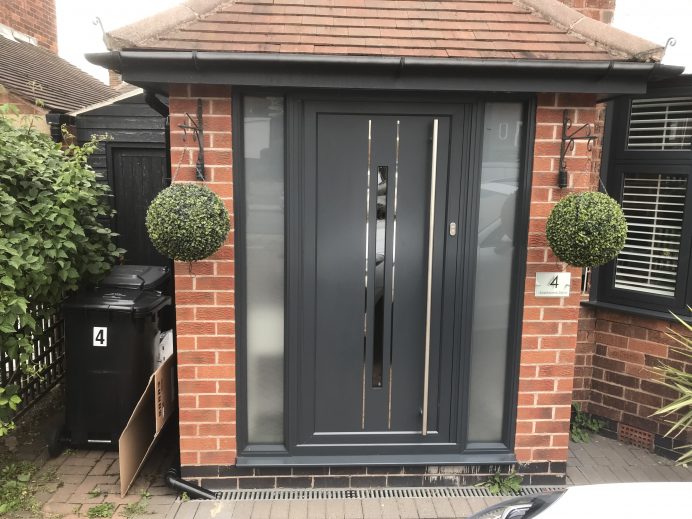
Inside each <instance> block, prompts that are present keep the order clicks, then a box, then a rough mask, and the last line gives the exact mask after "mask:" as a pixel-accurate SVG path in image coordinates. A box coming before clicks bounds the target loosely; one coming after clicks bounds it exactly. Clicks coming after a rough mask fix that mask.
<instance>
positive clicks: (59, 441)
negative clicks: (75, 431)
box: [48, 427, 65, 458]
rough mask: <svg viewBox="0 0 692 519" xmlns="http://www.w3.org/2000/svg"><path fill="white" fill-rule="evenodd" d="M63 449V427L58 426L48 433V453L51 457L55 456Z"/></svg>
mask: <svg viewBox="0 0 692 519" xmlns="http://www.w3.org/2000/svg"><path fill="white" fill-rule="evenodd" d="M63 450H65V439H64V436H63V427H58V428H57V429H53V430H52V431H50V433H48V455H49V456H50V457H51V458H57V457H58V456H60V454H62V451H63Z"/></svg>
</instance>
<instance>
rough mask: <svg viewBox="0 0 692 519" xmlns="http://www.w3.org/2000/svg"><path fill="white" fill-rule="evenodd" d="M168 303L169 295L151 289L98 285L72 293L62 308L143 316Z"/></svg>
mask: <svg viewBox="0 0 692 519" xmlns="http://www.w3.org/2000/svg"><path fill="white" fill-rule="evenodd" d="M169 304H171V298H170V297H169V296H164V295H163V294H161V292H155V291H153V290H133V289H128V288H115V287H98V288H94V289H93V290H88V291H84V292H78V293H77V294H74V295H73V296H71V297H70V298H68V299H67V301H65V303H64V305H63V308H65V309H67V310H107V311H114V312H128V313H132V314H134V316H135V317H143V316H146V315H150V314H152V313H154V312H156V311H158V310H160V309H161V308H163V307H164V306H166V305H169Z"/></svg>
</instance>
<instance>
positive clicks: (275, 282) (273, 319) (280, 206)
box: [243, 97, 284, 444]
mask: <svg viewBox="0 0 692 519" xmlns="http://www.w3.org/2000/svg"><path fill="white" fill-rule="evenodd" d="M243 108H244V119H243V132H244V133H243V137H244V144H245V146H244V147H245V149H244V157H245V175H244V180H245V193H244V195H245V214H244V216H245V218H244V223H245V272H246V273H245V275H246V279H245V281H246V296H245V297H246V300H245V307H246V320H247V321H246V323H245V330H246V334H247V366H246V367H247V371H246V372H247V413H248V442H249V443H274V444H276V443H283V441H284V428H283V421H284V100H283V98H282V97H245V98H244V101H243Z"/></svg>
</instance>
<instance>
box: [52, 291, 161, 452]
mask: <svg viewBox="0 0 692 519" xmlns="http://www.w3.org/2000/svg"><path fill="white" fill-rule="evenodd" d="M170 304H171V298H170V297H169V296H166V295H163V294H162V293H161V292H158V291H153V290H132V289H124V288H106V287H100V288H95V289H93V290H90V291H86V292H81V293H78V294H75V295H73V296H72V297H70V298H69V299H68V300H67V301H66V302H65V304H64V306H63V310H64V317H65V351H66V360H67V372H66V390H67V397H66V428H65V430H64V431H63V441H64V442H67V443H69V444H70V445H72V446H75V447H83V446H88V445H94V444H97V445H100V446H101V447H105V448H108V447H113V448H117V446H118V438H119V437H120V434H121V432H122V430H123V428H124V427H125V425H126V424H127V421H128V419H129V417H130V415H131V413H132V411H133V409H134V407H135V405H136V404H137V402H138V400H139V398H140V397H141V395H142V392H143V391H144V389H145V387H146V384H147V381H148V380H149V377H150V375H151V374H152V372H153V365H154V350H155V346H156V344H157V341H158V338H159V330H160V326H159V322H158V319H159V315H161V310H163V309H164V308H165V307H166V306H170Z"/></svg>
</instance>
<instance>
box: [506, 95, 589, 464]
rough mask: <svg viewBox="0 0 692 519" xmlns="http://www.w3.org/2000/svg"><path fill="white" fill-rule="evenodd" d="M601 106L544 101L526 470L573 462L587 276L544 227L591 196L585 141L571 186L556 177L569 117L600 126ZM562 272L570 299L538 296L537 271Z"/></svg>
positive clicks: (536, 180) (521, 453) (526, 376)
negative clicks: (569, 199) (563, 202)
mask: <svg viewBox="0 0 692 519" xmlns="http://www.w3.org/2000/svg"><path fill="white" fill-rule="evenodd" d="M595 101H596V100H595V97H594V96H593V95H567V94H542V95H540V96H539V98H538V110H537V114H536V123H537V124H536V142H535V145H534V162H533V184H532V190H531V212H530V222H529V239H528V253H527V267H526V269H527V272H526V286H525V294H524V319H523V336H522V351H521V367H520V375H519V400H518V410H517V433H516V449H515V452H516V455H517V459H518V460H519V462H521V463H527V462H541V461H551V462H558V463H564V462H566V461H567V450H568V443H569V420H570V408H571V403H572V389H573V378H574V361H575V357H576V345H577V332H578V329H577V319H578V317H579V303H580V300H581V295H580V292H581V290H580V282H581V269H578V268H574V267H568V266H567V265H565V264H563V263H561V262H560V261H559V260H558V259H557V258H556V257H555V256H554V255H553V253H552V250H551V249H550V247H549V246H548V242H547V239H546V236H545V224H546V220H547V218H548V215H549V214H550V211H551V210H552V208H553V206H554V205H555V203H556V202H557V201H558V200H560V198H562V197H563V196H565V195H567V194H569V193H572V192H574V191H584V190H588V189H590V187H591V185H592V183H593V176H592V173H591V171H592V168H593V163H594V160H593V155H592V152H589V151H588V150H587V148H586V144H585V143H584V142H577V143H576V145H575V148H574V150H573V151H572V152H570V154H569V158H568V160H567V169H568V170H569V174H570V185H569V187H567V188H565V189H560V188H558V187H557V171H558V162H559V154H560V138H561V131H562V114H563V110H564V109H568V110H569V116H570V117H571V119H572V121H573V127H574V128H576V127H578V126H579V125H581V124H584V123H594V121H595V119H596V108H595ZM561 270H566V271H569V272H571V273H572V287H571V295H570V296H569V297H565V298H558V299H552V298H537V297H535V296H534V287H535V275H536V272H555V271H561Z"/></svg>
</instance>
